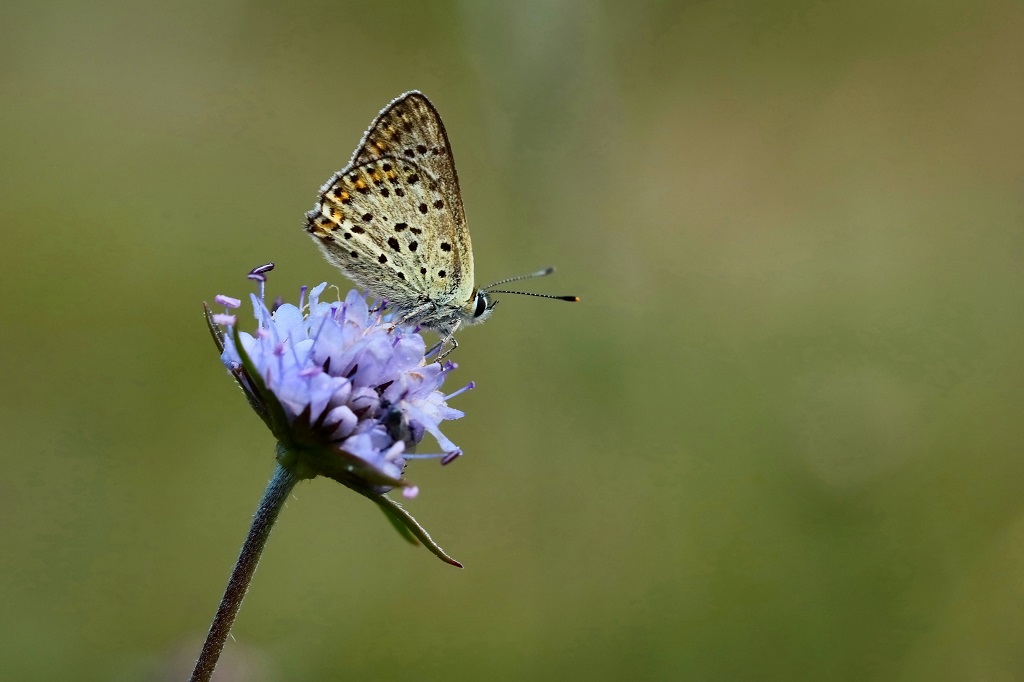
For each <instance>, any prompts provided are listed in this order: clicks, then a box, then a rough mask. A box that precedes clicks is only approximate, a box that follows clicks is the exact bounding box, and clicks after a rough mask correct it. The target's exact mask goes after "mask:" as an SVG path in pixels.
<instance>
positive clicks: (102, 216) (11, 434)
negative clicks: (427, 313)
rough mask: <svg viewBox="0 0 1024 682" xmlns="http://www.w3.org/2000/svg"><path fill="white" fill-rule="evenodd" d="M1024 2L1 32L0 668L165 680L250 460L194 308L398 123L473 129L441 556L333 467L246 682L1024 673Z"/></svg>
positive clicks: (312, 9)
mask: <svg viewBox="0 0 1024 682" xmlns="http://www.w3.org/2000/svg"><path fill="white" fill-rule="evenodd" d="M1022 35H1024V7H1022V5H1020V4H1019V3H1015V2H1009V1H1007V0H982V1H979V2H970V1H967V0H964V1H961V2H952V1H950V2H927V3H925V2H909V1H903V2H877V1H869V2H846V3H842V2H840V3H823V2H811V1H807V0H803V1H791V2H776V3H758V2H747V3H743V2H668V1H664V2H626V1H622V2H612V1H606V2H583V1H582V0H565V1H563V2H540V1H538V0H531V1H529V2H525V3H515V2H490V1H489V2H473V1H471V0H464V1H462V2H444V3H421V2H412V1H408V2H363V3H345V2H313V1H309V2H293V3H269V2H251V3H245V2H214V3H203V2H182V3H174V4H165V3H130V2H115V1H113V0H103V1H101V2H98V3H76V2H68V1H64V2H39V3H25V2H20V3H19V2H10V3H3V5H2V6H0V93H2V96H0V146H2V154H0V187H2V189H0V230H2V238H3V247H2V249H0V259H2V266H0V278H2V280H0V281H2V284H3V287H2V289H3V294H4V295H3V299H2V302H0V318H2V320H3V325H2V346H0V377H2V379H0V381H2V386H3V388H4V390H3V392H2V397H0V401H2V402H0V434H2V437H3V442H2V450H0V451H2V453H3V454H2V457H3V460H2V465H3V476H2V478H0V604H2V607H0V613H2V617H0V678H3V679H11V680H15V679H17V680H70V679H74V680H85V681H92V680H97V681H98V680H115V681H127V680H152V681H163V680H180V679H185V677H187V672H188V671H189V670H190V669H191V664H192V661H193V659H194V657H195V655H196V654H197V653H198V650H199V646H200V643H201V640H202V637H203V636H204V634H205V631H206V628H207V626H208V625H209V622H210V619H211V618H212V616H213V612H214V609H215V608H216V603H217V600H218V599H219V598H220V595H221V592H222V590H223V588H224V584H225V582H226V580H227V576H228V573H229V570H230V568H231V565H232V563H233V561H234V558H235V555H236V552H237V550H238V547H239V546H240V544H241V541H242V539H243V537H244V535H245V532H246V530H247V527H248V521H249V518H250V516H251V514H252V512H253V511H254V509H255V507H256V504H257V501H258V499H259V496H260V494H261V493H262V490H263V486H264V484H265V483H266V480H267V479H268V478H269V476H270V474H271V472H272V470H273V464H274V460H273V451H274V448H273V445H274V443H273V441H272V438H271V437H270V434H269V433H268V432H267V431H266V429H265V428H264V427H263V425H262V423H261V422H260V421H259V419H258V418H257V417H256V416H255V415H254V414H253V413H252V412H251V411H250V409H249V407H248V406H247V404H246V402H245V400H244V399H243V396H242V394H241V393H240V392H239V391H238V390H237V389H236V388H235V387H234V386H233V384H232V382H231V380H230V378H229V377H228V376H227V374H226V373H225V371H224V370H223V368H222V367H221V365H220V363H219V361H218V359H217V354H216V352H215V349H214V347H213V344H212V343H211V341H210V338H209V336H208V334H207V332H206V329H205V328H204V322H203V318H202V314H201V305H202V302H203V301H204V300H207V301H209V300H211V299H212V297H213V296H214V295H215V294H218V293H224V294H229V295H235V296H241V297H243V298H244V297H246V296H247V295H248V293H249V292H250V291H252V287H251V286H250V283H249V282H247V281H246V280H245V279H244V275H245V273H246V272H247V271H248V270H249V268H251V267H252V266H255V265H258V264H261V263H264V262H266V261H274V262H276V263H277V269H276V270H275V271H274V272H273V273H272V275H271V278H270V282H269V291H270V292H271V294H273V295H278V294H279V295H282V296H285V297H286V298H294V297H295V296H296V292H297V290H298V287H299V286H300V285H301V284H311V285H314V284H317V283H319V282H321V281H324V280H328V281H330V282H332V283H336V284H339V285H341V286H342V287H343V290H344V288H346V283H345V282H344V281H343V279H342V277H341V276H340V275H339V273H337V272H336V271H334V270H333V269H332V268H331V267H330V266H329V265H327V264H326V263H325V262H323V261H322V260H321V258H320V256H319V254H318V251H317V249H316V248H315V246H314V244H313V243H312V242H311V241H310V240H309V238H308V237H307V236H306V235H305V234H304V233H303V231H302V230H301V221H302V216H303V213H304V212H305V211H306V210H308V209H309V208H311V207H312V205H313V202H314V200H315V198H316V193H317V189H318V188H319V187H320V185H321V183H322V182H323V181H324V180H326V179H327V178H328V177H329V176H330V175H331V173H333V172H334V171H335V170H337V169H338V168H340V167H341V166H342V165H344V163H345V162H346V161H347V160H348V158H349V156H350V154H351V153H352V150H353V149H354V147H355V145H356V143H357V141H358V140H359V137H360V135H361V134H362V132H363V130H364V129H365V127H366V126H367V124H368V123H369V122H370V120H371V119H372V118H373V116H374V115H375V114H376V112H377V111H378V110H379V109H380V108H381V107H383V106H384V105H385V104H386V103H387V102H388V101H389V100H390V99H391V98H393V97H395V96H397V95H398V94H400V93H401V92H403V91H405V90H408V89H412V88H417V89H420V90H423V91H424V92H425V93H426V94H427V95H428V96H429V97H430V98H431V99H432V100H433V101H434V103H435V104H436V105H437V107H438V108H439V110H440V111H441V113H442V115H443V116H444V119H445V123H446V124H447V127H448V131H449V133H450V136H451V140H452V145H453V149H454V152H455V158H456V160H457V162H458V169H459V174H460V177H461V181H462V190H463V194H464V199H465V204H466V210H467V213H468V217H469V224H470V227H471V230H472V235H473V242H474V246H475V254H476V265H477V278H478V281H479V282H483V283H486V282H490V281H493V280H496V279H499V278H502V277H504V276H508V275H514V274H518V273H523V272H529V271H531V270H533V269H535V268H537V267H540V266H544V265H549V264H550V265H556V266H558V268H559V272H558V274H557V275H556V276H555V277H552V278H548V279H545V280H542V281H538V282H535V283H530V287H529V288H530V289H531V290H534V291H542V292H549V293H556V294H579V295H580V296H581V297H582V298H583V302H582V303H580V304H576V305H570V304H565V303H557V302H549V301H535V300H531V299H526V298H522V297H519V298H516V297H508V296H506V297H504V300H503V302H502V305H501V306H499V307H498V309H497V311H496V313H495V315H494V317H493V318H492V319H491V320H490V321H489V322H488V323H487V324H486V325H484V326H482V327H480V328H474V329H470V330H466V331H464V332H463V333H461V334H460V336H459V341H460V344H461V345H460V347H459V349H458V351H456V354H455V355H454V356H453V359H455V360H456V361H457V362H458V363H459V365H460V368H459V370H458V371H457V372H456V373H455V375H454V376H453V378H452V381H451V384H450V386H451V389H452V390H454V389H455V388H457V387H458V386H461V385H462V384H463V383H465V382H467V381H469V380H471V379H472V380H475V381H476V382H477V385H478V387H477V389H476V390H474V391H472V392H470V393H468V394H466V395H463V396H460V397H459V398H457V399H456V401H455V405H456V406H457V407H459V408H460V409H464V410H465V411H466V412H467V415H468V416H467V417H466V418H465V419H464V420H462V421H460V422H455V423H453V424H451V425H450V426H448V427H447V429H446V433H447V434H448V435H449V436H450V437H451V438H452V439H453V440H454V441H455V442H457V443H458V444H459V445H460V446H462V447H463V448H464V450H465V452H466V456H465V457H463V458H462V459H461V460H459V461H458V462H457V463H455V464H453V465H452V466H450V467H446V468H442V467H439V466H436V464H433V463H419V464H416V465H414V468H413V469H412V470H411V471H410V472H409V473H410V476H411V478H412V479H413V480H414V481H415V482H416V483H418V484H419V486H420V489H421V494H420V497H419V498H418V499H416V500H414V501H413V502H412V503H410V505H409V507H410V509H411V510H412V511H413V513H414V514H416V516H417V517H418V518H419V519H420V521H421V522H422V523H423V524H424V525H425V526H426V527H427V528H428V529H429V530H430V531H431V532H432V533H433V535H434V536H435V537H436V539H437V540H438V541H439V542H440V543H441V545H442V546H443V547H444V548H445V549H446V550H448V551H450V552H451V553H452V554H453V555H454V556H455V557H457V558H458V559H460V560H462V561H463V562H464V563H465V564H466V569H465V570H463V571H458V570H456V569H453V568H451V567H449V566H446V565H444V564H442V563H441V562H439V561H438V560H437V559H436V558H434V557H433V556H432V555H431V554H430V553H429V552H427V551H426V550H424V549H421V548H420V549H417V548H412V547H410V546H409V545H407V544H405V543H404V542H403V541H402V540H401V539H400V538H399V537H398V536H397V535H396V534H395V533H394V531H393V530H392V529H391V528H390V527H389V526H388V524H387V522H386V520H385V519H384V518H383V516H382V515H381V513H380V511H378V510H377V509H376V508H375V507H374V506H373V505H371V504H369V503H368V502H367V501H366V500H364V499H362V498H360V497H358V496H356V495H353V494H351V493H350V492H349V491H347V490H345V489H343V488H341V487H340V486H338V485H336V484H334V483H331V482H330V481H327V480H324V479H319V480H316V481H312V482H308V483H304V484H302V485H300V486H299V488H298V489H297V491H296V494H295V496H294V499H292V500H291V502H290V503H289V505H288V507H287V508H286V509H285V510H284V512H283V513H282V515H281V519H280V522H279V524H278V526H277V528H276V529H275V531H274V534H273V535H272V537H271V538H270V543H269V545H268V548H267V552H266V554H265V555H264V558H263V561H262V563H261V565H260V567H259V570H258V571H257V573H256V578H255V581H254V583H253V586H252V590H251V591H250V593H249V596H248V597H247V600H246V602H245V605H244V607H243V608H242V611H241V615H240V617H239V620H238V622H237V625H236V628H235V631H234V636H235V641H233V642H231V641H229V643H228V649H227V653H226V656H225V658H224V659H223V669H222V670H221V671H220V672H221V673H222V675H221V676H220V678H219V679H221V680H256V681H258V682H271V681H281V680H333V679H359V680H439V679H444V680H447V681H450V682H457V681H461V680H523V679H527V680H562V679H566V678H569V679H587V680H624V679H630V680H675V679H680V680H868V679H870V680H897V679H898V680H915V681H916V680H928V681H932V680H1020V679H1024V655H1022V653H1021V652H1022V651H1024V635H1022V633H1024V494H1022V493H1024V457H1022V456H1021V454H1022V453H1021V444H1022V442H1024V419H1022V418H1021V408H1022V404H1024V402H1022V399H1024V359H1022V349H1024V313H1022V311H1024V200H1022V197H1024V126H1022V121H1024V41H1022V40H1021V36H1022Z"/></svg>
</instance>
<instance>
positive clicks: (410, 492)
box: [402, 485, 420, 500]
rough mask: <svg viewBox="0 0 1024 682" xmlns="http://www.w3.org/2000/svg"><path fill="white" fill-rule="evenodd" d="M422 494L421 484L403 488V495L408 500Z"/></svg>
mask: <svg viewBox="0 0 1024 682" xmlns="http://www.w3.org/2000/svg"><path fill="white" fill-rule="evenodd" d="M419 494H420V489H419V486H415V485H411V486H409V487H408V488H402V497H404V498H405V499H407V500H411V499H412V498H414V497H416V496H417V495H419Z"/></svg>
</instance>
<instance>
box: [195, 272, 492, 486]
mask: <svg viewBox="0 0 1024 682" xmlns="http://www.w3.org/2000/svg"><path fill="white" fill-rule="evenodd" d="M270 267H272V266H262V267H261V268H255V269H254V270H253V272H252V273H250V275H249V277H250V278H251V279H255V280H256V281H258V282H259V286H258V290H259V294H258V295H256V294H254V295H252V296H251V300H252V303H253V308H254V311H255V315H256V320H257V328H256V330H255V331H254V332H253V333H251V334H250V333H246V332H241V331H239V332H238V339H239V341H240V342H241V346H242V349H243V350H244V354H243V353H240V352H239V349H238V348H237V347H236V343H235V340H234V338H235V337H234V335H233V334H230V333H229V334H227V335H225V338H224V350H223V353H222V355H221V360H222V361H223V362H224V364H225V366H227V367H228V369H229V370H231V371H232V373H233V374H234V375H235V377H236V378H238V379H239V383H241V384H242V387H243V389H245V390H246V392H247V393H249V395H250V402H253V403H254V405H256V406H257V408H258V409H259V406H260V405H267V406H268V407H267V409H266V410H265V415H264V418H265V420H267V421H268V424H270V426H271V428H272V429H273V430H274V433H275V435H276V436H277V437H278V439H279V440H280V441H281V442H282V443H283V444H285V446H286V447H289V446H292V448H293V449H295V450H297V451H303V452H307V451H308V452H314V453H317V454H316V456H315V457H314V460H315V462H316V463H317V466H322V467H327V468H328V469H330V470H331V471H332V472H335V473H336V472H337V471H342V472H348V473H345V474H344V478H345V480H343V481H342V482H345V483H346V484H347V485H349V484H355V485H358V486H361V488H362V489H365V490H370V491H372V492H377V493H382V492H386V491H387V490H388V489H390V487H391V486H393V485H395V484H397V482H398V481H399V480H401V479H402V473H403V470H404V469H405V466H406V463H407V459H409V458H410V457H414V456H411V455H408V453H409V452H411V451H412V450H413V448H414V447H415V445H416V444H417V443H418V442H419V441H420V440H421V439H422V438H423V435H424V434H425V433H429V434H431V436H433V437H434V439H435V440H437V442H438V444H439V445H440V446H441V450H442V451H443V452H444V453H446V454H445V456H444V459H442V462H443V463H447V462H448V461H451V460H452V459H454V458H455V457H458V456H459V455H461V454H462V451H461V450H460V449H459V448H458V447H457V446H456V445H455V444H454V443H452V442H451V441H450V440H448V439H447V438H446V437H445V436H444V434H442V433H441V430H440V425H441V422H443V421H445V420H449V419H458V418H460V417H462V416H463V413H462V412H460V411H459V410H456V409H453V408H451V407H449V406H448V404H447V402H446V401H447V400H448V399H449V398H452V397H454V396H456V395H458V394H460V393H462V392H463V391H465V390H468V389H469V388H472V386H473V384H472V383H470V384H469V385H468V386H467V387H466V388H464V389H461V390H459V391H456V392H455V393H453V394H452V395H451V396H445V395H444V394H443V393H442V392H441V391H440V388H441V385H442V384H443V383H444V379H445V376H446V375H447V374H448V372H449V371H451V369H454V366H453V365H451V363H448V364H446V366H445V367H444V368H443V369H442V367H441V366H440V365H439V364H438V363H437V362H432V363H429V364H428V363H427V361H426V359H425V355H424V353H425V348H426V344H425V343H424V340H423V337H422V336H420V335H419V334H418V333H413V332H412V331H411V330H409V329H407V328H398V329H393V328H392V325H391V324H389V323H386V322H383V321H382V320H381V318H380V317H379V316H378V315H374V314H371V309H370V306H369V304H368V302H367V299H366V298H365V297H364V296H362V295H360V294H359V293H358V292H355V291H352V292H349V294H348V295H347V296H346V297H345V300H344V301H338V302H325V301H321V300H320V295H321V294H322V293H323V292H324V290H325V289H326V288H327V284H326V283H324V284H321V285H319V286H317V287H314V288H313V289H311V290H309V291H308V292H306V291H305V290H303V292H302V293H301V294H300V306H296V305H293V304H291V303H283V304H281V305H279V306H277V307H276V308H275V309H274V310H273V311H271V310H269V309H268V308H267V305H266V303H265V299H264V294H263V289H264V282H265V280H266V277H265V273H266V272H267V271H268V270H269V268H270ZM222 299H223V300H222ZM304 299H305V301H304V303H305V304H304V305H302V302H303V300H304ZM216 300H217V301H218V303H223V304H225V305H227V303H226V302H227V301H234V300H235V299H231V298H229V297H226V296H224V297H218V299H216ZM213 319H214V321H215V322H216V323H217V324H224V325H228V324H231V325H233V324H235V316H233V315H214V316H213ZM243 355H244V357H243ZM239 368H245V372H242V373H241V375H240V369H239ZM248 372H252V373H254V374H255V375H256V377H257V379H256V380H254V379H252V378H251V377H250V376H249V375H248ZM268 394H269V395H268ZM278 406H279V408H280V409H277V408H278ZM268 415H269V416H268ZM275 415H283V419H282V418H281V417H280V416H277V417H275ZM279 422H283V423H279ZM331 467H334V468H331ZM317 473H325V471H324V470H323V469H322V468H321V469H318V470H317ZM325 475H331V476H332V477H333V478H338V476H337V475H334V474H328V473H325ZM387 482H390V483H387ZM402 492H403V495H405V496H406V497H413V496H415V495H416V494H417V492H418V489H417V488H416V487H415V486H404V487H403V489H402Z"/></svg>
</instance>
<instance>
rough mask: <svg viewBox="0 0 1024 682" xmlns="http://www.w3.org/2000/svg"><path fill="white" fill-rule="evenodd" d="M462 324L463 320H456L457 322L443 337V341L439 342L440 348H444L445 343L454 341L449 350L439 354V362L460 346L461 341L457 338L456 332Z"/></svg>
mask: <svg viewBox="0 0 1024 682" xmlns="http://www.w3.org/2000/svg"><path fill="white" fill-rule="evenodd" d="M460 324H462V320H456V321H455V324H454V325H453V326H452V328H451V329H449V330H448V333H447V334H446V335H445V337H444V338H443V339H441V343H439V344H438V348H439V349H444V345H445V344H446V343H448V342H449V341H451V343H452V345H451V348H449V349H448V350H445V351H444V352H442V353H440V354H439V355H438V356H437V361H438V362H440V361H441V360H444V359H445V358H446V357H448V356H449V355H451V352H452V351H453V350H455V349H456V348H458V347H459V342H458V341H456V340H455V332H456V331H458V329H459V325H460Z"/></svg>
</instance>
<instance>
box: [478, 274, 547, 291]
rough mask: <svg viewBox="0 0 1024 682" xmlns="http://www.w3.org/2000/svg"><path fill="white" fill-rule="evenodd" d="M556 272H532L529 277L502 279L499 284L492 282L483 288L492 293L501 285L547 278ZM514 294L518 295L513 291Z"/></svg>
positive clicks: (517, 276) (520, 276)
mask: <svg viewBox="0 0 1024 682" xmlns="http://www.w3.org/2000/svg"><path fill="white" fill-rule="evenodd" d="M554 271H555V269H554V268H544V269H543V270H538V271H537V272H531V273H530V274H529V275H516V276H515V277H509V278H508V279H502V280H498V281H497V282H491V283H490V284H488V285H487V286H485V287H484V288H483V290H484V291H490V290H491V287H496V286H498V285H499V284H508V283H509V282H520V281H522V280H524V279H534V278H535V277H547V276H548V275H550V274H551V273H553V272H554ZM501 293H507V292H501ZM512 293H516V292H514V291H513V292H512Z"/></svg>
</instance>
